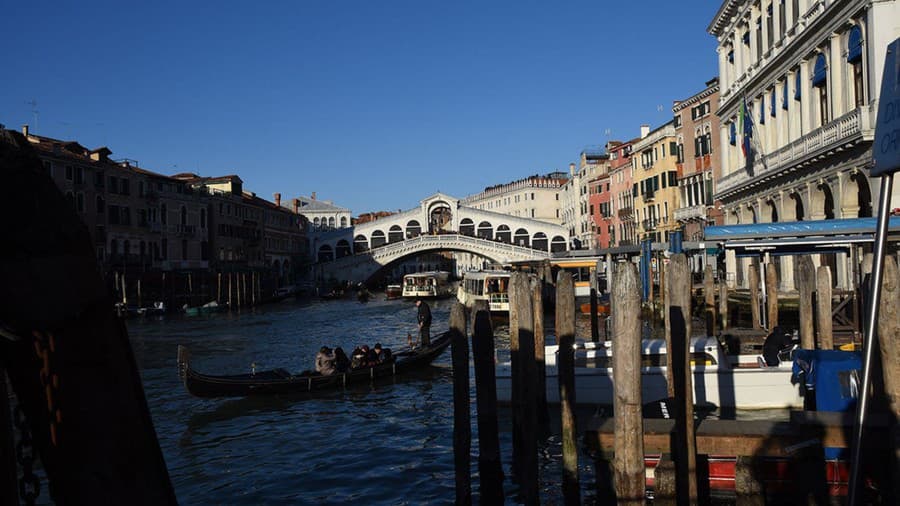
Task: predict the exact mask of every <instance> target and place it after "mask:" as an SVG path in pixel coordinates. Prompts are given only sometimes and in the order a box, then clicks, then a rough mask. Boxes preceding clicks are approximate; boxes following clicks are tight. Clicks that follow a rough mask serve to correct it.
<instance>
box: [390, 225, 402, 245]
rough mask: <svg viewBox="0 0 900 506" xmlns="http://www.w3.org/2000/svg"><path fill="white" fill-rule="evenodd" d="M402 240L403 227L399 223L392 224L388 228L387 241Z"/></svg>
mask: <svg viewBox="0 0 900 506" xmlns="http://www.w3.org/2000/svg"><path fill="white" fill-rule="evenodd" d="M402 240H403V229H402V228H400V225H394V226H392V227H391V228H390V229H389V230H388V242H400V241H402Z"/></svg>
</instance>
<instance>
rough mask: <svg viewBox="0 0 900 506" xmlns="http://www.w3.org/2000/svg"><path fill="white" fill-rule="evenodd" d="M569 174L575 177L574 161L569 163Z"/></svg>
mask: <svg viewBox="0 0 900 506" xmlns="http://www.w3.org/2000/svg"><path fill="white" fill-rule="evenodd" d="M569 175H570V176H572V177H575V164H574V163H570V164H569Z"/></svg>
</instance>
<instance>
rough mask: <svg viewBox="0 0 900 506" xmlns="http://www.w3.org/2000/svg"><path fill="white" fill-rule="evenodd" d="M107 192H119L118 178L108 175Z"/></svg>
mask: <svg viewBox="0 0 900 506" xmlns="http://www.w3.org/2000/svg"><path fill="white" fill-rule="evenodd" d="M109 193H119V178H117V177H116V176H109Z"/></svg>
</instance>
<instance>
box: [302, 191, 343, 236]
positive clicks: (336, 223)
mask: <svg viewBox="0 0 900 506" xmlns="http://www.w3.org/2000/svg"><path fill="white" fill-rule="evenodd" d="M293 206H294V209H296V210H297V212H298V213H299V214H301V215H302V216H305V217H306V219H308V220H309V228H310V231H311V232H316V231H324V230H335V229H339V228H347V227H349V226H350V225H351V223H350V210H349V209H347V208H346V207H340V206H336V205H334V202H332V201H330V200H318V199H316V192H313V193H312V195H311V196H310V197H297V198H295V199H294V201H293Z"/></svg>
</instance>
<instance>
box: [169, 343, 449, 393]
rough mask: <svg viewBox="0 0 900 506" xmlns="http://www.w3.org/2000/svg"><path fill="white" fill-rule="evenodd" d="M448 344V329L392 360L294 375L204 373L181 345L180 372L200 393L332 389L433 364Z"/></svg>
mask: <svg viewBox="0 0 900 506" xmlns="http://www.w3.org/2000/svg"><path fill="white" fill-rule="evenodd" d="M449 345H450V336H449V333H444V334H442V335H440V336H437V337H436V338H435V339H433V340H432V342H431V345H430V346H428V347H420V348H415V349H412V350H404V351H400V352H398V353H396V354H395V355H394V359H393V360H392V361H391V362H386V363H383V364H378V365H376V366H373V367H366V368H362V369H355V370H352V371H348V372H346V373H340V374H331V375H328V376H321V375H318V374H313V375H303V374H296V375H292V374H290V373H289V372H288V371H285V370H284V369H273V370H269V371H262V372H258V373H253V374H236V375H227V376H215V375H209V374H203V373H200V372H197V371H195V370H194V369H193V368H192V367H191V365H190V352H189V351H188V350H187V348H186V347H184V346H179V347H178V348H179V349H178V366H179V374H180V375H181V377H182V381H183V382H184V385H185V387H186V388H187V390H188V392H190V393H191V394H192V395H195V396H197V397H246V396H255V395H278V394H293V393H316V392H329V391H334V390H340V389H343V388H345V387H347V386H350V385H354V384H361V383H368V382H371V381H373V380H375V379H377V378H384V377H392V376H396V375H399V374H402V373H404V372H408V371H411V370H416V369H419V368H422V367H425V366H427V365H429V364H431V362H433V361H434V359H436V358H437V357H438V356H439V355H440V354H441V353H443V351H444V350H445V349H447V347H448V346H449Z"/></svg>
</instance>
